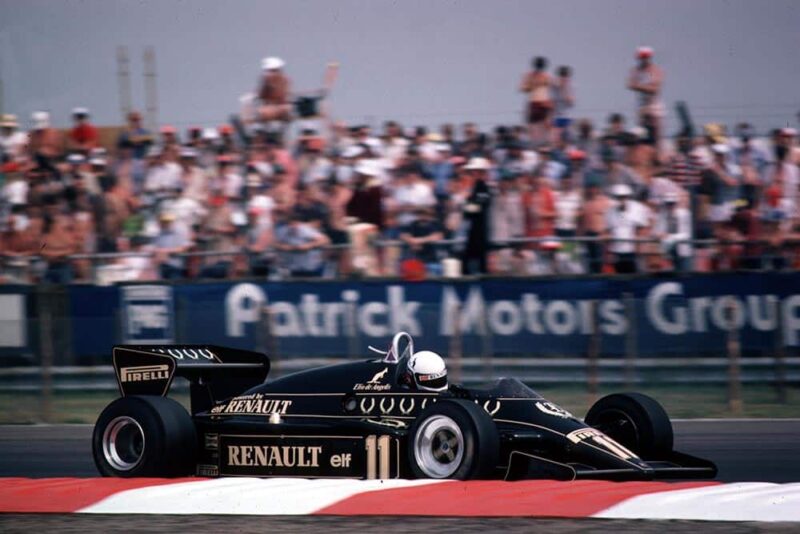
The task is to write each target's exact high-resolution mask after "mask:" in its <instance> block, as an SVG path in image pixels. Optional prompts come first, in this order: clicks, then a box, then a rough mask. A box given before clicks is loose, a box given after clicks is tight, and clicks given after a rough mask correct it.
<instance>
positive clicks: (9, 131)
mask: <svg viewBox="0 0 800 534" xmlns="http://www.w3.org/2000/svg"><path fill="white" fill-rule="evenodd" d="M18 128H19V123H18V122H17V116H16V115H11V114H5V115H2V116H0V156H2V155H5V156H6V157H7V158H8V159H17V158H18V157H20V156H21V155H22V154H23V152H24V149H25V145H26V144H27V143H28V136H27V135H25V132H20V131H19V130H18Z"/></svg>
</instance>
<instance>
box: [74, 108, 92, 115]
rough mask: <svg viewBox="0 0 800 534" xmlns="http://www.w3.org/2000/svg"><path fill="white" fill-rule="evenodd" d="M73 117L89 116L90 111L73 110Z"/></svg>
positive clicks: (82, 109)
mask: <svg viewBox="0 0 800 534" xmlns="http://www.w3.org/2000/svg"><path fill="white" fill-rule="evenodd" d="M72 115H73V116H75V115H86V116H87V117H88V116H89V110H88V109H87V108H72Z"/></svg>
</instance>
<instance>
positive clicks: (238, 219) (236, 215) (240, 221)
mask: <svg viewBox="0 0 800 534" xmlns="http://www.w3.org/2000/svg"><path fill="white" fill-rule="evenodd" d="M231 224H232V225H234V226H245V225H246V224H247V214H246V213H245V212H243V211H234V212H233V213H231Z"/></svg>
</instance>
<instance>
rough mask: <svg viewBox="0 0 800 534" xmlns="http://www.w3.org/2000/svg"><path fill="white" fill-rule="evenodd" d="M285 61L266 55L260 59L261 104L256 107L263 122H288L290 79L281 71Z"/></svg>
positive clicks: (259, 96)
mask: <svg viewBox="0 0 800 534" xmlns="http://www.w3.org/2000/svg"><path fill="white" fill-rule="evenodd" d="M285 65H286V64H285V62H284V61H283V60H282V59H281V58H279V57H274V56H273V57H267V58H264V59H263V60H262V61H261V70H262V72H263V76H262V78H261V87H260V88H259V90H258V98H259V100H260V101H261V106H260V107H259V109H258V114H259V118H260V119H261V120H262V121H264V122H269V121H283V122H288V121H289V119H290V116H291V103H290V101H289V95H290V93H291V81H290V80H289V77H288V76H286V74H285V73H284V72H283V68H284V66H285Z"/></svg>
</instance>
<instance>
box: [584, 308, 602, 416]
mask: <svg viewBox="0 0 800 534" xmlns="http://www.w3.org/2000/svg"><path fill="white" fill-rule="evenodd" d="M589 310H590V313H589V317H591V330H590V331H591V336H590V337H589V347H588V350H587V352H588V354H587V358H586V366H587V369H586V375H587V376H586V382H587V386H588V388H589V396H590V401H591V402H592V403H594V401H595V400H597V397H598V389H599V387H598V386H599V382H600V379H599V377H598V369H597V365H598V361H597V360H598V356H599V353H600V331H599V329H598V328H597V301H596V300H594V299H592V300H590V301H589Z"/></svg>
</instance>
